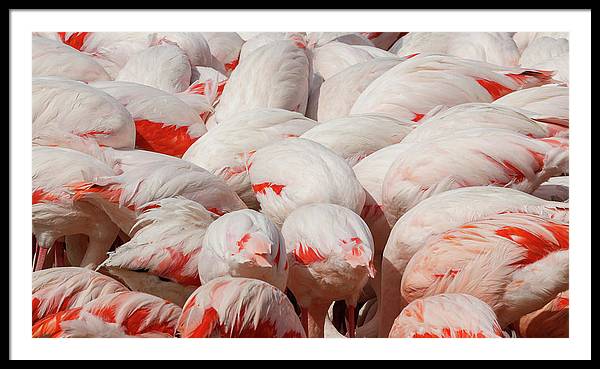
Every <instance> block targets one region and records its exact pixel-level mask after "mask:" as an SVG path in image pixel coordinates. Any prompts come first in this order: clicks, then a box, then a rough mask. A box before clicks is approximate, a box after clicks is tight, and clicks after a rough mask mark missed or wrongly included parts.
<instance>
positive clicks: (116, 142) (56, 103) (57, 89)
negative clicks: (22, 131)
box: [31, 77, 135, 149]
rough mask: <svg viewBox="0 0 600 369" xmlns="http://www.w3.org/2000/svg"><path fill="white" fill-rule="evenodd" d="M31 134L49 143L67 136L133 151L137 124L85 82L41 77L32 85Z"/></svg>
mask: <svg viewBox="0 0 600 369" xmlns="http://www.w3.org/2000/svg"><path fill="white" fill-rule="evenodd" d="M31 109H32V112H31V114H32V134H33V140H34V142H35V141H36V139H43V140H44V142H46V144H48V143H49V142H48V141H52V140H53V139H56V140H61V139H62V137H64V136H65V135H70V134H73V135H76V136H79V137H85V138H90V139H93V140H95V141H96V142H97V143H98V144H101V145H105V146H110V147H114V148H118V149H132V148H133V147H134V144H135V125H134V123H133V119H132V117H131V114H129V112H128V111H127V109H125V108H124V107H123V105H121V104H119V102H118V101H117V100H115V99H114V98H113V97H111V96H110V95H108V94H106V93H105V92H103V91H101V90H99V89H96V88H94V87H90V85H86V84H85V83H81V82H77V81H72V80H67V79H62V78H56V77H39V78H34V79H33V82H32V107H31Z"/></svg>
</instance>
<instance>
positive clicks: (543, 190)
mask: <svg viewBox="0 0 600 369" xmlns="http://www.w3.org/2000/svg"><path fill="white" fill-rule="evenodd" d="M531 194H532V195H533V196H537V197H539V198H540V199H544V200H548V201H564V202H567V201H569V176H561V177H552V178H550V179H549V180H547V181H546V182H544V183H542V184H541V185H540V187H538V188H537V189H536V190H535V191H533V192H532V193H531Z"/></svg>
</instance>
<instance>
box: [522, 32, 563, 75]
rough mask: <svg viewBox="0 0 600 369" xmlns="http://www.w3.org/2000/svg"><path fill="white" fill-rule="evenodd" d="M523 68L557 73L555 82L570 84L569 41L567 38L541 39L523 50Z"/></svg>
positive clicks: (537, 39)
mask: <svg viewBox="0 0 600 369" xmlns="http://www.w3.org/2000/svg"><path fill="white" fill-rule="evenodd" d="M519 63H520V65H521V66H523V67H530V68H541V69H545V70H552V71H555V74H554V76H553V78H554V80H556V81H561V82H564V83H567V84H568V83H569V41H568V40H567V39H565V38H552V37H539V38H536V39H535V40H533V41H532V42H530V43H529V44H528V46H527V48H525V50H523V52H522V54H521V59H520V60H519Z"/></svg>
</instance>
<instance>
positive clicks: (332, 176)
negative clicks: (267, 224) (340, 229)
mask: <svg viewBox="0 0 600 369" xmlns="http://www.w3.org/2000/svg"><path fill="white" fill-rule="evenodd" d="M273 158H276V160H275V161H274V160H273ZM300 169H302V170H300ZM248 173H249V176H250V182H251V183H252V190H253V191H254V192H255V193H256V198H257V200H258V202H259V203H260V206H261V212H262V213H263V214H265V215H267V216H268V217H269V218H270V219H271V220H272V221H273V222H274V223H275V224H276V225H278V226H281V225H282V224H283V221H284V220H285V218H286V217H287V216H288V215H289V214H290V213H291V212H292V211H293V210H294V209H296V208H297V207H299V206H301V205H306V204H311V203H333V204H338V205H342V206H345V207H347V208H349V209H351V210H353V211H354V212H356V213H357V214H358V213H360V211H361V209H362V207H363V205H364V202H365V191H364V190H363V188H362V186H361V185H360V183H359V182H358V180H357V179H356V176H355V175H354V172H353V171H352V169H351V168H350V166H348V164H347V163H346V162H344V160H343V159H342V158H340V157H339V156H337V155H336V154H335V153H334V152H332V151H331V150H329V149H327V148H325V147H324V146H323V145H321V144H318V143H316V142H313V141H310V140H306V139H303V138H288V139H286V140H283V141H280V142H276V143H274V144H271V145H269V146H266V147H264V148H262V149H259V150H258V151H256V153H255V154H254V155H253V156H252V158H251V160H250V161H249V163H248Z"/></svg>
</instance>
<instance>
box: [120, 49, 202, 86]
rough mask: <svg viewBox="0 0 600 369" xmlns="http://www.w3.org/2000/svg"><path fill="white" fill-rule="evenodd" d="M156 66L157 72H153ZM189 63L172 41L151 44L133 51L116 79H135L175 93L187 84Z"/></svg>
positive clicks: (190, 66) (128, 80)
mask: <svg viewBox="0 0 600 369" xmlns="http://www.w3.org/2000/svg"><path fill="white" fill-rule="evenodd" d="M157 70H160V71H161V73H156V71H157ZM191 77H192V65H191V64H190V60H189V58H188V56H187V55H186V54H185V52H184V51H183V50H182V49H180V48H179V47H177V46H176V45H173V44H162V45H158V46H152V47H149V48H147V49H144V50H142V51H140V52H139V53H137V54H135V55H133V56H132V57H131V58H130V59H129V60H128V61H127V63H126V64H125V65H124V66H123V68H122V69H121V70H120V71H119V74H117V76H116V77H115V80H116V81H125V82H136V83H141V84H143V85H148V86H150V87H154V88H158V89H160V90H163V91H166V92H170V93H176V92H182V91H185V89H186V88H188V86H189V85H190V79H191Z"/></svg>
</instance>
